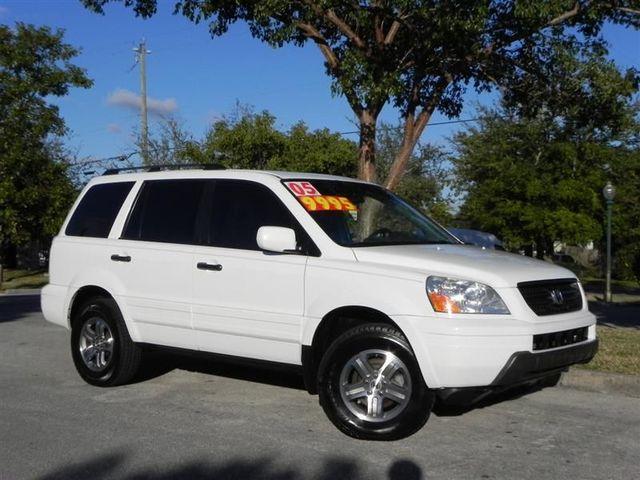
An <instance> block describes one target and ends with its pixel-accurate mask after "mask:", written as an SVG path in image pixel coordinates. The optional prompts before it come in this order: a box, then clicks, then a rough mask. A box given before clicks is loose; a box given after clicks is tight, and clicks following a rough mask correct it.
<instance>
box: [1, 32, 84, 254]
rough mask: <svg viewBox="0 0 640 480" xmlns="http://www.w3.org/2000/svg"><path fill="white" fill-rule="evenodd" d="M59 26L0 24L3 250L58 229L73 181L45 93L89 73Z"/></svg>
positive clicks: (60, 128)
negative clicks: (79, 63)
mask: <svg viewBox="0 0 640 480" xmlns="http://www.w3.org/2000/svg"><path fill="white" fill-rule="evenodd" d="M77 54H78V51H77V50H76V49H75V48H73V47H72V46H70V45H68V44H66V43H64V42H63V32H62V30H56V31H52V30H51V29H49V28H48V27H34V26H32V25H25V24H22V23H18V24H16V26H15V28H10V27H8V26H6V25H0V139H1V140H0V243H1V248H2V253H3V257H5V259H6V257H7V256H8V257H13V258H9V262H10V263H12V262H14V261H15V249H16V247H17V246H20V245H24V244H25V243H27V242H29V241H39V240H46V239H47V238H49V237H50V236H51V235H54V234H55V233H56V232H57V229H58V228H59V227H60V223H61V222H62V220H63V219H64V215H65V214H66V212H67V210H68V208H69V204H70V202H71V201H72V199H73V195H74V187H73V185H72V184H71V182H70V180H69V179H68V177H67V167H68V166H67V164H66V163H65V160H64V152H63V149H61V146H60V142H59V138H60V137H61V136H62V135H63V134H64V133H65V131H66V128H65V125H64V121H63V119H62V118H61V117H60V115H59V112H58V107H56V106H55V105H53V104H51V103H49V102H48V99H49V98H50V97H60V96H63V95H66V94H67V93H68V91H69V88H71V87H74V86H75V87H83V88H88V87H89V86H91V80H89V79H88V78H87V76H86V73H85V71H84V70H82V69H81V68H79V67H77V66H75V65H73V64H72V63H71V60H72V59H73V58H74V57H75V56H76V55H77Z"/></svg>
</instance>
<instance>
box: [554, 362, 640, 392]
mask: <svg viewBox="0 0 640 480" xmlns="http://www.w3.org/2000/svg"><path fill="white" fill-rule="evenodd" d="M559 385H562V386H564V387H570V388H575V389H578V390H587V391H590V392H600V393H617V394H619V395H625V396H627V397H633V398H640V375H625V374H623V373H607V372H596V371H593V370H584V369H580V368H572V369H571V370H569V371H568V372H566V373H563V374H562V378H561V379H560V382H559Z"/></svg>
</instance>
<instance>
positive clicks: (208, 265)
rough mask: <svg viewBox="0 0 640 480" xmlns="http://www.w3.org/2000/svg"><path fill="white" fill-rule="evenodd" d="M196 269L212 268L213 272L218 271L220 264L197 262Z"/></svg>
mask: <svg viewBox="0 0 640 480" xmlns="http://www.w3.org/2000/svg"><path fill="white" fill-rule="evenodd" d="M197 267H198V270H212V271H214V272H219V271H220V270H222V265H220V264H219V263H207V262H198V265H197Z"/></svg>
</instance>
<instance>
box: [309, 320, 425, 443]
mask: <svg viewBox="0 0 640 480" xmlns="http://www.w3.org/2000/svg"><path fill="white" fill-rule="evenodd" d="M372 351H384V352H390V353H391V354H393V356H395V358H396V359H399V360H401V361H402V363H403V364H404V365H403V369H402V370H401V371H403V372H405V374H404V375H403V377H404V376H408V377H410V383H409V384H407V385H408V386H409V387H410V389H411V393H410V394H409V395H406V396H405V398H408V401H406V400H405V401H403V402H404V403H403V406H399V405H397V406H396V407H397V410H398V412H399V413H395V416H394V417H393V418H390V419H388V420H386V419H385V416H386V415H387V412H384V413H383V414H382V415H381V416H379V419H378V420H376V421H368V420H367V419H366V418H362V417H363V416H364V417H367V413H368V412H363V413H360V412H358V408H359V404H358V402H361V403H362V402H365V403H366V402H368V401H369V399H368V397H367V399H364V398H362V399H360V400H358V401H356V402H355V403H354V402H353V401H352V402H349V403H350V405H351V406H349V405H347V401H345V399H344V398H343V393H344V392H343V393H341V390H340V384H341V375H344V372H345V371H348V369H349V365H353V364H351V363H350V360H351V359H353V358H354V357H355V356H357V355H358V354H360V353H365V354H366V352H372ZM370 354H371V353H370ZM373 355H375V353H374V354H373ZM389 358H390V357H389ZM368 367H371V365H370V364H369V365H368ZM343 369H347V370H343ZM381 370H382V369H381ZM354 371H355V369H354ZM399 371H400V370H399ZM374 373H377V370H376V371H375V372H374ZM378 378H380V377H378ZM343 380H344V378H343ZM362 380H363V381H364V380H365V379H364V378H363V377H362ZM358 381H359V380H358ZM378 383H379V382H378ZM378 383H376V387H375V388H378ZM367 388H369V387H367ZM372 388H373V387H372ZM380 388H381V387H380ZM371 391H373V392H374V393H375V391H376V390H371ZM318 393H319V396H320V404H321V405H322V408H323V409H324V411H325V413H326V415H327V417H329V419H330V420H331V421H332V422H333V424H334V425H335V426H336V427H338V429H340V431H342V432H343V433H345V434H346V435H349V436H350V437H353V438H358V439H366V440H397V439H401V438H405V437H408V436H410V435H412V434H414V433H415V432H417V431H418V430H420V428H422V426H423V425H424V424H425V423H426V421H427V419H428V418H429V414H430V413H431V408H432V407H433V404H434V401H435V394H434V393H433V392H432V391H430V390H428V388H427V386H426V384H425V383H424V380H423V378H422V374H421V372H420V368H419V367H418V363H417V361H416V358H415V356H414V354H413V351H412V350H411V347H410V346H409V343H408V342H407V340H406V339H405V338H404V336H403V335H402V333H400V332H399V331H398V330H396V329H395V328H393V327H391V326H389V325H386V324H366V325H362V326H359V327H355V328H353V329H351V330H348V331H347V332H345V333H343V334H342V335H340V336H339V337H338V338H337V339H336V340H335V341H334V342H333V343H332V344H331V346H330V347H329V348H328V349H327V351H326V353H325V354H324V356H323V358H322V361H321V362H320V367H319V371H318ZM360 393H362V394H364V393H365V392H360ZM367 393H369V392H367ZM378 395H380V396H381V397H380V399H379V400H378V401H377V402H381V401H382V402H387V403H388V404H390V405H394V403H393V402H390V401H389V400H387V399H382V395H383V393H381V392H380V393H378ZM382 405H384V403H383V404H382ZM364 408H366V407H364ZM354 410H355V413H354ZM358 413H360V416H359V415H358ZM391 415H393V413H391Z"/></svg>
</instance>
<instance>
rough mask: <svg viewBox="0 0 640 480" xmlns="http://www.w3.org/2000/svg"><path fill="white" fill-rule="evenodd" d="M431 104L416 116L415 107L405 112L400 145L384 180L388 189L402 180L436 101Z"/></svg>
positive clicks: (393, 187)
mask: <svg viewBox="0 0 640 480" xmlns="http://www.w3.org/2000/svg"><path fill="white" fill-rule="evenodd" d="M432 105H433V106H432V107H430V108H426V109H424V110H422V111H421V112H420V113H419V114H418V116H417V117H416V111H415V108H414V109H413V110H411V109H410V110H409V111H408V112H407V113H406V115H405V119H404V133H403V137H402V145H401V147H400V150H398V153H397V154H396V158H395V159H394V160H393V164H392V165H391V168H390V169H389V175H388V176H387V180H386V182H385V186H386V187H387V188H388V189H389V190H395V189H396V188H397V187H398V184H399V183H400V181H401V180H402V177H403V176H404V174H405V172H406V170H407V165H408V164H409V159H410V158H411V154H412V153H413V150H414V148H416V145H417V143H418V140H420V137H421V136H422V132H424V129H425V127H426V126H427V124H428V123H429V120H430V119H431V115H432V114H433V111H434V109H435V105H436V103H435V102H432Z"/></svg>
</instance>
